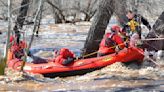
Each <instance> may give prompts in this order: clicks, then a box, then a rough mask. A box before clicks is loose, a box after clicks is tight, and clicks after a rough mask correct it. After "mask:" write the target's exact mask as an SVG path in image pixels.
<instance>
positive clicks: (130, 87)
mask: <svg viewBox="0 0 164 92" xmlns="http://www.w3.org/2000/svg"><path fill="white" fill-rule="evenodd" d="M87 25H88V24H87ZM87 25H84V24H78V25H72V24H59V25H54V24H51V25H48V26H47V25H43V26H41V29H40V33H39V37H38V38H35V39H34V41H33V45H32V48H31V53H33V54H34V55H37V56H41V57H45V58H46V57H53V51H54V50H56V49H60V48H62V47H67V48H69V49H71V50H72V51H74V52H76V55H79V53H80V49H81V48H82V47H83V45H84V41H85V39H86V34H87V33H88V30H89V26H87ZM30 31H31V30H30V29H29V32H30ZM27 33H28V32H26V39H27V41H29V38H30V34H29V33H28V34H27ZM0 38H5V33H3V35H1V36H0ZM4 42H5V39H2V40H0V43H1V44H0V49H1V51H2V50H3V49H2V48H3V47H4ZM132 67H133V68H129V67H126V66H125V65H124V64H122V63H115V64H113V65H111V66H108V67H105V68H103V69H101V70H97V71H94V72H91V73H88V74H85V75H82V76H72V77H66V78H59V77H56V78H53V79H50V78H44V77H43V76H42V75H33V74H24V73H19V72H16V71H13V70H7V76H0V84H1V87H0V91H2V92H3V91H13V92H14V91H20V92H22V91H25V92H26V91H27V92H31V91H38V92H48V91H61V92H62V91H82V90H83V91H97V92H101V91H116V92H117V91H120V92H122V91H135V92H138V91H139V92H140V91H141V92H142V91H144V92H147V91H150V92H154V91H157V92H158V91H164V67H155V68H153V67H151V66H149V67H145V66H144V65H143V67H142V68H140V69H138V68H137V66H134V65H132Z"/></svg>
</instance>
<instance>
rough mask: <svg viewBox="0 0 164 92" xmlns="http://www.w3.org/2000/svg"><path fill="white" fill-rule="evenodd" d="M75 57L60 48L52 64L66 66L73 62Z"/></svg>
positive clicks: (65, 49)
mask: <svg viewBox="0 0 164 92" xmlns="http://www.w3.org/2000/svg"><path fill="white" fill-rule="evenodd" d="M74 57H75V55H74V54H73V52H71V51H69V50H68V49H67V48H62V49H61V50H60V52H59V55H58V56H57V57H56V58H55V60H54V62H55V63H58V64H62V65H68V64H70V63H71V62H73V61H74Z"/></svg>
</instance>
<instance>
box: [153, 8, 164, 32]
mask: <svg viewBox="0 0 164 92" xmlns="http://www.w3.org/2000/svg"><path fill="white" fill-rule="evenodd" d="M153 30H154V31H155V32H156V33H157V34H158V35H164V11H163V12H162V14H161V15H160V16H159V18H158V19H157V20H156V22H155V24H154V25H153Z"/></svg>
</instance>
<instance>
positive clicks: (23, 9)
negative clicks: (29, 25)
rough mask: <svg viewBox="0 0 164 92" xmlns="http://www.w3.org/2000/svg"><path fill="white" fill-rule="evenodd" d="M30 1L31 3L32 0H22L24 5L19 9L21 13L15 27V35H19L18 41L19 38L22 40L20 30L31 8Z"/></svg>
mask: <svg viewBox="0 0 164 92" xmlns="http://www.w3.org/2000/svg"><path fill="white" fill-rule="evenodd" d="M29 3H30V0H22V3H21V6H22V7H21V8H20V10H19V15H18V17H17V20H16V23H15V26H14V28H13V30H14V32H15V35H16V36H17V43H19V40H20V32H19V31H20V30H21V29H22V27H23V25H24V21H25V18H26V16H27V11H28V8H29Z"/></svg>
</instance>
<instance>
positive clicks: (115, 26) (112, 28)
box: [111, 25, 121, 32]
mask: <svg viewBox="0 0 164 92" xmlns="http://www.w3.org/2000/svg"><path fill="white" fill-rule="evenodd" d="M120 30H121V28H120V27H119V26H118V25H114V26H112V27H111V31H112V32H115V31H117V32H119V31H120Z"/></svg>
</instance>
